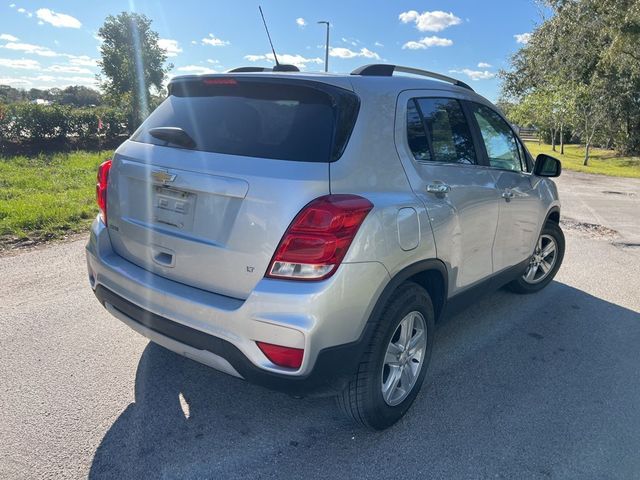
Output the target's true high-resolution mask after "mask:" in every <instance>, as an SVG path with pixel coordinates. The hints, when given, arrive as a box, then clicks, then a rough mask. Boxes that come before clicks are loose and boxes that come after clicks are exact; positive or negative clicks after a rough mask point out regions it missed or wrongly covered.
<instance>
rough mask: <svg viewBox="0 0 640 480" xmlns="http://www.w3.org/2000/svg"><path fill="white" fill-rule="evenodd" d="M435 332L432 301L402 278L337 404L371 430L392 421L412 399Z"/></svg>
mask: <svg viewBox="0 0 640 480" xmlns="http://www.w3.org/2000/svg"><path fill="white" fill-rule="evenodd" d="M433 337H434V313H433V304H432V302H431V298H430V297H429V294H428V293H427V291H426V290H425V289H424V288H422V287H421V286H419V285H417V284H415V283H413V282H406V283H404V284H402V285H401V286H400V287H399V288H398V289H397V290H396V291H395V293H394V294H393V295H392V297H391V298H390V299H389V301H388V302H387V305H386V306H385V308H384V310H383V312H382V315H381V316H380V319H379V320H378V325H377V326H376V330H375V332H374V334H373V338H372V339H371V342H370V344H369V348H368V349H367V351H366V352H365V354H364V356H363V359H362V361H361V362H360V365H359V368H358V372H357V373H356V374H355V375H354V377H353V378H352V379H351V381H350V382H349V383H348V385H347V386H346V388H345V389H344V391H343V392H342V393H340V394H339V395H338V396H337V401H338V406H339V407H340V409H341V410H342V411H343V412H344V413H345V414H346V415H347V416H348V417H349V418H350V419H352V420H355V421H356V422H358V423H361V424H363V425H365V426H367V427H370V428H374V429H376V430H382V429H384V428H387V427H389V426H391V425H393V424H394V423H395V422H397V421H398V420H399V419H400V418H401V417H402V416H403V415H404V414H405V413H406V412H407V410H408V409H409V407H410V406H411V404H412V403H413V401H414V400H415V398H416V396H417V395H418V392H419V390H420V387H421V386H422V382H423V381H424V377H425V374H426V372H427V366H428V364H429V359H430V357H431V350H432V346H433Z"/></svg>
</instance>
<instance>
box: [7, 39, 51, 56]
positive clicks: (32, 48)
mask: <svg viewBox="0 0 640 480" xmlns="http://www.w3.org/2000/svg"><path fill="white" fill-rule="evenodd" d="M2 48H6V49H8V50H17V51H19V52H24V53H30V54H33V55H39V56H41V57H57V56H58V55H59V54H57V53H56V52H54V51H53V50H51V49H50V48H47V47H42V46H40V45H33V44H31V43H16V42H9V43H7V44H5V45H3V46H2Z"/></svg>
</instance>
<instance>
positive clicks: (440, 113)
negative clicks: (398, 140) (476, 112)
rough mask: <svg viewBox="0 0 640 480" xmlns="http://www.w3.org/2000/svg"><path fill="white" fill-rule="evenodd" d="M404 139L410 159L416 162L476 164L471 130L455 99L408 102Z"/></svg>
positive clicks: (414, 100)
mask: <svg viewBox="0 0 640 480" xmlns="http://www.w3.org/2000/svg"><path fill="white" fill-rule="evenodd" d="M407 138H408V140H409V147H410V148H411V151H412V152H413V156H414V158H415V159H416V160H418V161H427V162H428V161H434V162H445V163H466V164H473V163H476V152H475V149H474V147H473V140H472V139H471V131H470V130H469V125H468V124H467V120H466V118H465V116H464V112H463V111H462V106H461V105H460V102H458V101H457V100H454V99H451V98H418V99H412V100H409V103H408V104H407Z"/></svg>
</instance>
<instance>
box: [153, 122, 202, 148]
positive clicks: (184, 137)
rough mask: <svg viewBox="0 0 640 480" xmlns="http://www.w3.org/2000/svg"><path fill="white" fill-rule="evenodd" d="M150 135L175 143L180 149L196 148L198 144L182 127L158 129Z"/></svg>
mask: <svg viewBox="0 0 640 480" xmlns="http://www.w3.org/2000/svg"><path fill="white" fill-rule="evenodd" d="M149 135H151V136H152V137H155V138H157V139H158V140H164V141H165V142H167V143H173V144H175V145H178V146H180V147H185V148H196V142H195V141H194V140H193V138H191V137H190V136H189V134H188V133H187V132H185V131H184V130H183V129H181V128H180V127H156V128H152V129H150V130H149Z"/></svg>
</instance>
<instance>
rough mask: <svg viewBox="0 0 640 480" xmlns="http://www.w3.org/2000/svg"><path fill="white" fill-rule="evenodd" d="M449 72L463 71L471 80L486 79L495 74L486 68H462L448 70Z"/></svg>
mask: <svg viewBox="0 0 640 480" xmlns="http://www.w3.org/2000/svg"><path fill="white" fill-rule="evenodd" d="M449 73H464V74H465V75H466V76H467V77H469V78H470V79H471V80H487V79H489V78H493V77H495V76H496V74H495V73H493V72H490V71H488V70H471V69H470V68H463V69H462V70H449Z"/></svg>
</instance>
